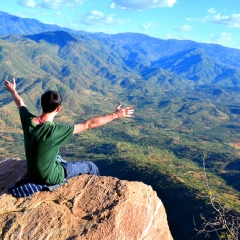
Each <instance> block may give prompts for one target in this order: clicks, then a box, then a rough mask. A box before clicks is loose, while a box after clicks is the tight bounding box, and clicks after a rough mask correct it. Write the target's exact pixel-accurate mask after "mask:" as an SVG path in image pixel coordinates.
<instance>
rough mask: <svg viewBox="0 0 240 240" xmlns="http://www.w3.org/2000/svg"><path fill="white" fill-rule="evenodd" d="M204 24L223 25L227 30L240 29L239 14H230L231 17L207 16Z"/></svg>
mask: <svg viewBox="0 0 240 240" xmlns="http://www.w3.org/2000/svg"><path fill="white" fill-rule="evenodd" d="M204 20H205V21H206V22H212V23H216V24H221V25H225V26H227V27H229V28H240V14H232V15H231V16H222V15H221V14H217V15H214V16H212V17H210V16H208V17H206V18H205V19H204Z"/></svg>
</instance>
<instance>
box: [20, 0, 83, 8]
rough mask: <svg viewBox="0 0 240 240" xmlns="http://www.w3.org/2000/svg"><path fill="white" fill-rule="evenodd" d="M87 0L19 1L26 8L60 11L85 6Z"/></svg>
mask: <svg viewBox="0 0 240 240" xmlns="http://www.w3.org/2000/svg"><path fill="white" fill-rule="evenodd" d="M84 1H85V0H54V1H53V0H18V4H20V5H22V6H26V7H40V8H48V9H59V8H63V7H75V6H77V5H80V4H83V2H84Z"/></svg>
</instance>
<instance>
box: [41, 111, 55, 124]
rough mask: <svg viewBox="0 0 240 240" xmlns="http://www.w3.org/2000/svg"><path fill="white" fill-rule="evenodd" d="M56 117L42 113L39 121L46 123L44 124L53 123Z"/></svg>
mask: <svg viewBox="0 0 240 240" xmlns="http://www.w3.org/2000/svg"><path fill="white" fill-rule="evenodd" d="M54 117H55V114H53V113H44V112H43V113H42V114H41V115H40V116H39V117H38V120H39V122H40V123H44V122H53V119H54Z"/></svg>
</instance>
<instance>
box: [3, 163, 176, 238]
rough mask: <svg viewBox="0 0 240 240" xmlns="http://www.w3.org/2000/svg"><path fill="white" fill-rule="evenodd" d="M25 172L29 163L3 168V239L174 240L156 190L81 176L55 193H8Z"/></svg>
mask: <svg viewBox="0 0 240 240" xmlns="http://www.w3.org/2000/svg"><path fill="white" fill-rule="evenodd" d="M25 173H26V163H25V161H23V160H12V159H7V160H5V161H4V162H2V163H0V190H1V192H0V239H4V240H5V239H14V240H16V239H24V240H25V239H31V240H34V239H37V240H40V239H42V240H43V239H44V240H45V239H49V240H52V239H54V240H61V239H64V240H67V239H68V240H70V239H72V240H73V239H78V240H81V239H86V240H87V239H89V240H137V239H139V240H140V239H141V240H143V239H144V240H152V239H156V240H170V239H172V236H171V233H170V230H169V227H168V222H167V216H166V212H165V209H164V206H163V204H162V202H161V200H160V199H159V198H158V197H157V194H156V192H155V191H153V189H152V188H151V187H150V186H147V185H145V184H143V183H141V182H129V181H123V180H119V179H117V178H113V177H104V176H101V177H97V176H91V175H81V176H79V177H75V178H73V179H70V180H69V182H68V183H67V184H65V185H64V186H61V187H60V188H58V189H56V190H55V191H53V192H48V191H45V192H37V193H35V194H33V195H32V196H30V197H26V198H15V197H13V196H12V195H10V194H8V192H7V190H8V188H9V186H10V185H11V184H13V183H15V182H16V181H17V180H18V179H20V178H21V177H22V176H23V175H24V174H25Z"/></svg>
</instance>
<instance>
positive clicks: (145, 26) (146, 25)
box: [140, 22, 159, 30]
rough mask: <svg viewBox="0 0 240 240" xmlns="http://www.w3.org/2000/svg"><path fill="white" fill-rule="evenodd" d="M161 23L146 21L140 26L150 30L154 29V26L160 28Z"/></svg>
mask: <svg viewBox="0 0 240 240" xmlns="http://www.w3.org/2000/svg"><path fill="white" fill-rule="evenodd" d="M158 27H159V24H158V23H155V22H145V23H143V24H142V25H140V28H142V29H144V30H148V29H154V28H158Z"/></svg>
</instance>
